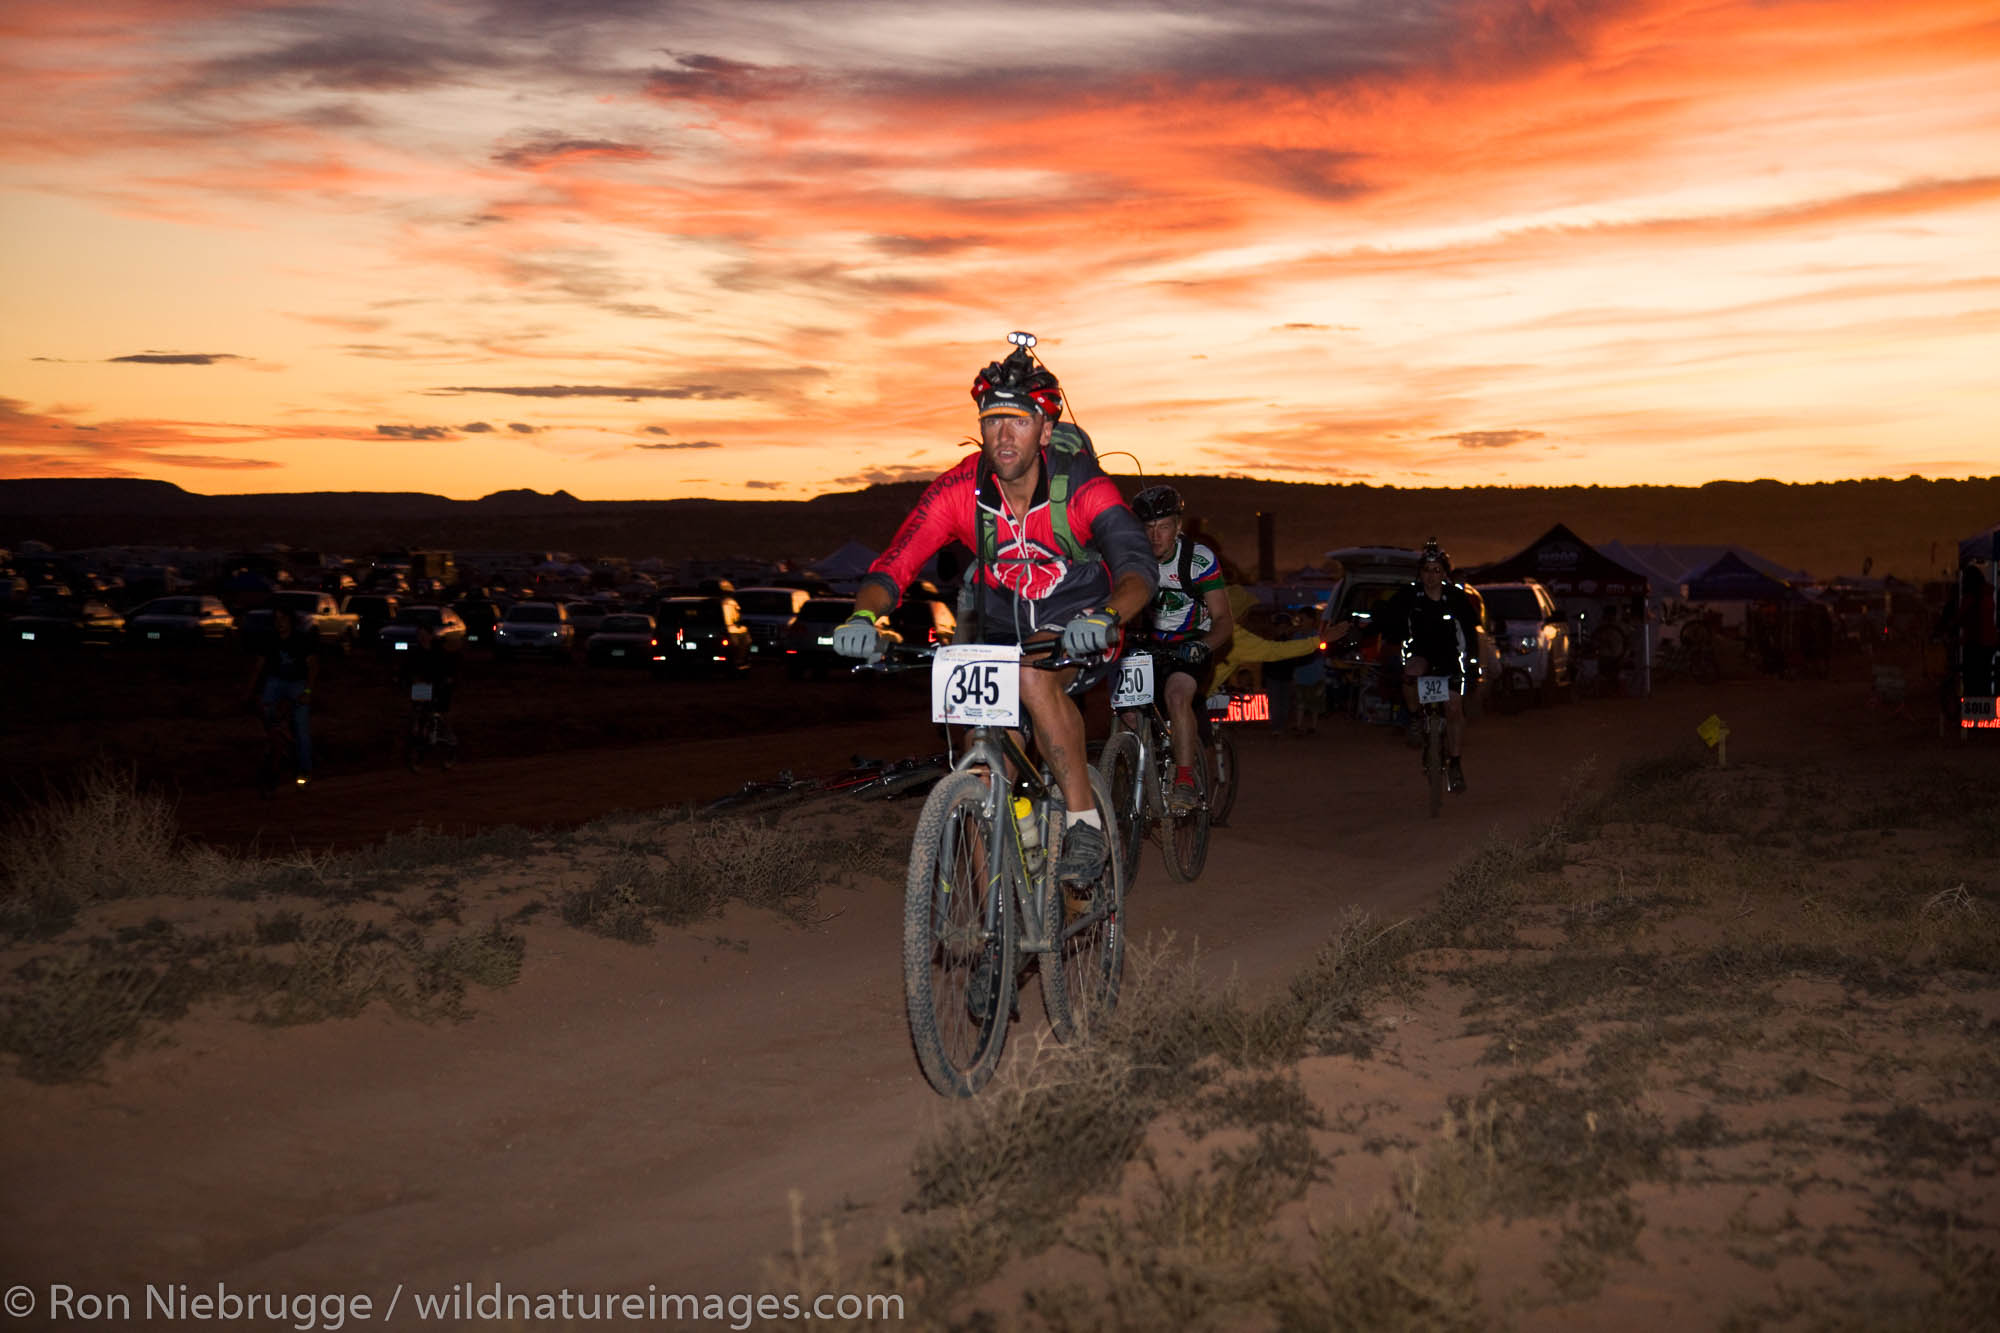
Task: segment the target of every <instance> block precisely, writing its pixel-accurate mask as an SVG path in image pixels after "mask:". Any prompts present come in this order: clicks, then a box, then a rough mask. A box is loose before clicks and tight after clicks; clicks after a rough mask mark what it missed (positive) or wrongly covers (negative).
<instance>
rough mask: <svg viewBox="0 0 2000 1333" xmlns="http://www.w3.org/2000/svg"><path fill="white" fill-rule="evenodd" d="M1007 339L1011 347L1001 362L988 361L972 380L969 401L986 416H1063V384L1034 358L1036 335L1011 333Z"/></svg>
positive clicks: (1050, 418) (1048, 417)
mask: <svg viewBox="0 0 2000 1333" xmlns="http://www.w3.org/2000/svg"><path fill="white" fill-rule="evenodd" d="M1007 341H1008V342H1011V343H1013V344H1014V350H1013V351H1011V352H1009V353H1008V354H1007V359H1006V360H1004V361H992V362H989V363H987V366H986V369H984V370H982V371H980V372H979V374H978V375H977V376H975V377H974V378H973V381H972V401H973V402H975V403H977V404H978V405H979V415H980V417H981V418H982V419H983V418H985V417H1028V416H1042V417H1046V418H1047V419H1048V420H1050V421H1054V420H1055V419H1056V418H1057V417H1059V416H1061V415H1062V386H1061V385H1060V384H1058V383H1057V382H1056V377H1055V376H1054V375H1053V374H1051V373H1050V372H1049V369H1048V367H1047V366H1044V365H1042V364H1040V363H1039V362H1037V361H1036V360H1035V356H1034V353H1033V351H1032V350H1030V349H1032V348H1033V347H1034V345H1035V335H1034V334H1032V333H1010V334H1008V335H1007Z"/></svg>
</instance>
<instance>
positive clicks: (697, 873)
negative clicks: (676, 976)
mask: <svg viewBox="0 0 2000 1333" xmlns="http://www.w3.org/2000/svg"><path fill="white" fill-rule="evenodd" d="M619 833H620V835H621V836H617V837H616V838H615V839H613V840H611V841H612V845H613V846H615V847H616V848H617V849H618V850H617V854H616V856H615V857H614V859H613V860H612V861H611V862H610V863H609V864H607V865H605V866H603V867H602V868H601V869H599V870H598V871H597V872H596V874H595V875H594V876H593V877H592V879H591V881H590V883H589V884H587V885H586V886H585V887H583V888H581V889H574V890H571V891H569V892H567V893H565V894H564V895H563V897H562V901H561V903H560V908H561V912H562V919H563V920H564V921H565V922H567V923H568V924H570V925H572V926H578V927H581V928H582V929H585V930H590V931H594V932H596V933H597V934H600V935H605V936H608V937H610V938H612V939H621V940H627V941H629V942H631V943H634V944H643V943H645V942H647V941H648V940H650V939H652V937H653V926H654V925H665V926H684V925H688V924H691V923H693V922H696V921H701V920H705V919H707V918H710V917H713V916H717V915H720V914H721V912H722V910H723V908H724V907H725V906H727V905H728V904H729V903H732V902H740V903H743V904H745V905H746V906H750V907H756V908H761V909H764V910H766V911H770V912H775V913H777V914H778V915H780V916H783V917H786V918H788V919H790V920H792V921H795V922H798V923H800V924H805V923H807V922H810V921H812V920H814V919H815V918H816V917H817V916H818V915H819V895H820V891H821V890H822V889H824V888H826V887H828V886H829V885H834V884H840V883H845V882H847V880H848V879H849V877H850V876H851V875H853V874H855V873H857V872H875V873H881V872H884V871H886V870H888V869H891V867H890V865H889V862H888V860H887V858H886V854H885V853H884V852H883V851H882V849H881V848H880V846H879V845H878V843H879V840H877V839H870V838H866V837H860V836H856V837H849V838H825V837H813V836H810V835H807V834H804V833H802V832H801V830H800V829H799V828H797V827H796V826H787V825H784V824H774V823H771V822H768V821H764V820H757V819H717V820H708V821H703V820H696V821H691V822H688V823H686V824H683V825H669V824H664V823H662V824H655V825H650V826H644V827H642V828H639V829H636V830H635V829H632V828H631V827H630V826H627V827H625V828H622V829H620V830H619Z"/></svg>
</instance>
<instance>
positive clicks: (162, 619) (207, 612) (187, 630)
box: [125, 595, 236, 646]
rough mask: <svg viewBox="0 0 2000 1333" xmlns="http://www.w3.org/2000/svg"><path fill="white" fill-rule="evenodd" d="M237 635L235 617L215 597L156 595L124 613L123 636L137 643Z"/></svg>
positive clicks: (218, 640) (220, 639)
mask: <svg viewBox="0 0 2000 1333" xmlns="http://www.w3.org/2000/svg"><path fill="white" fill-rule="evenodd" d="M235 635H236V618H235V617H234V616H232V615H230V614H229V608H228V607H226V606H224V605H223V604H222V600H221V599H220V598H218V597H206V596H192V595H190V596H181V597H156V598H154V599H153V600H152V601H150V602H147V603H146V604H145V605H144V606H142V607H140V608H139V609H138V610H136V611H134V612H133V613H132V614H131V615H129V616H127V617H125V640H126V642H127V643H132V644H137V645H140V646H149V645H154V644H169V643H181V644H188V643H204V642H206V643H222V642H226V641H228V640H229V639H232V638H234V637H235Z"/></svg>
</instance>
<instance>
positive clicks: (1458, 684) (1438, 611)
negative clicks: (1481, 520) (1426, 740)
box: [1389, 538, 1479, 792]
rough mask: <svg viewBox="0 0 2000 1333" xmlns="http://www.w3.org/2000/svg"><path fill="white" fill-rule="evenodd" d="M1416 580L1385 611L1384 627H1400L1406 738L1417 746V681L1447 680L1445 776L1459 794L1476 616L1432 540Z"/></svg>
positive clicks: (1474, 666) (1473, 681) (1475, 670)
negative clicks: (1407, 719) (1407, 725)
mask: <svg viewBox="0 0 2000 1333" xmlns="http://www.w3.org/2000/svg"><path fill="white" fill-rule="evenodd" d="M1417 576H1418V581H1417V582H1416V583H1414V584H1411V585H1410V586H1409V587H1407V588H1405V589H1403V590H1402V591H1401V592H1399V593H1397V594H1396V595H1395V597H1394V598H1393V599H1391V604H1390V607H1389V618H1390V623H1392V624H1394V625H1398V626H1400V627H1401V635H1402V639H1401V649H1402V659H1403V701H1404V704H1405V705H1406V706H1407V707H1408V708H1409V710H1410V734H1411V739H1412V740H1413V741H1416V742H1418V743H1421V741H1422V737H1421V733H1420V731H1419V728H1420V726H1421V722H1420V721H1419V709H1418V707H1417V681H1418V679H1419V678H1421V677H1423V676H1443V677H1445V678H1446V680H1447V681H1448V682H1449V689H1450V697H1449V699H1448V700H1447V702H1446V704H1445V731H1444V751H1445V775H1446V780H1447V783H1448V785H1449V787H1450V789H1451V790H1452V791H1454V792H1461V791H1464V790H1465V773H1464V771H1463V769H1462V768H1461V767H1460V755H1461V752H1462V750H1463V748H1464V744H1465V707H1464V696H1465V694H1466V692H1467V691H1469V690H1471V689H1473V688H1475V687H1476V686H1477V685H1478V683H1479V618H1478V615H1477V613H1475V612H1474V611H1473V609H1472V599H1471V598H1469V597H1467V596H1466V595H1465V585H1464V584H1462V583H1453V582H1451V557H1450V556H1447V555H1446V554H1445V553H1444V552H1443V551H1442V550H1440V549H1439V547H1438V544H1437V541H1436V539H1435V538H1433V539H1432V540H1430V541H1428V542H1426V543H1425V544H1424V552H1423V555H1422V557H1421V558H1420V560H1419V562H1418V565H1417Z"/></svg>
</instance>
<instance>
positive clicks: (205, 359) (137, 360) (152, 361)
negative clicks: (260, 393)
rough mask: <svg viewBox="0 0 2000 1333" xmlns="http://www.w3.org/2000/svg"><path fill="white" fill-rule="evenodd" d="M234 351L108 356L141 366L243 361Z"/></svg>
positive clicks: (112, 361)
mask: <svg viewBox="0 0 2000 1333" xmlns="http://www.w3.org/2000/svg"><path fill="white" fill-rule="evenodd" d="M245 359H246V358H244V357H240V356H237V355H236V354H235V353H233V352H134V353H133V354H132V355H130V356H113V357H106V358H105V360H106V362H107V363H109V364H117V363H118V362H121V361H122V362H129V363H131V364H133V365H140V366H212V365H214V364H216V363H217V362H218V361H242V360H245Z"/></svg>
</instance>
